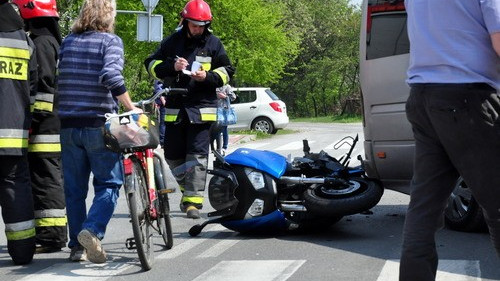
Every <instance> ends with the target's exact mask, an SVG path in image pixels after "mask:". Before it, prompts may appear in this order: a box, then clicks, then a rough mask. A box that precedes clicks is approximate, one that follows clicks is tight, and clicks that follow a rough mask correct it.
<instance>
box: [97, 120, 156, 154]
mask: <svg viewBox="0 0 500 281" xmlns="http://www.w3.org/2000/svg"><path fill="white" fill-rule="evenodd" d="M104 142H105V143H106V147H108V148H109V149H111V150H113V151H116V152H120V151H123V150H124V149H132V148H133V149H147V148H156V147H158V145H159V144H160V137H159V129H158V125H157V123H156V122H155V121H153V120H151V118H149V117H148V116H147V115H146V114H142V113H141V114H137V113H132V114H106V123H105V124H104Z"/></svg>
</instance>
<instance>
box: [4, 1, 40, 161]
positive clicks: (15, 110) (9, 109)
mask: <svg viewBox="0 0 500 281" xmlns="http://www.w3.org/2000/svg"><path fill="white" fill-rule="evenodd" d="M1 7H2V10H5V11H0V14H1V15H2V16H0V155H24V154H26V153H27V151H28V130H29V127H30V122H31V114H30V101H31V99H30V97H34V95H35V93H36V82H37V79H38V77H37V63H36V56H35V55H34V51H35V46H34V44H33V42H32V41H31V40H30V39H29V38H28V36H27V35H26V33H25V32H24V30H23V29H22V28H23V25H22V21H20V26H19V23H18V21H14V20H12V17H14V16H17V15H15V14H14V15H11V12H10V11H11V10H12V8H11V7H8V8H9V9H7V5H2V6H1ZM12 13H15V12H14V11H13V10H12Z"/></svg>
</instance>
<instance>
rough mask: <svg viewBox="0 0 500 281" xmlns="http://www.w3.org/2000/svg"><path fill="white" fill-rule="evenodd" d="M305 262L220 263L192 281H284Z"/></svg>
mask: <svg viewBox="0 0 500 281" xmlns="http://www.w3.org/2000/svg"><path fill="white" fill-rule="evenodd" d="M305 262H306V261H305V260H258V261H255V260H241V261H222V262H219V263H218V264H217V265H215V266H214V267H212V268H211V269H210V270H208V271H206V272H205V273H203V274H202V275H200V276H198V277H197V278H195V279H194V280H193V281H234V280H238V281H255V280H259V281H271V280H272V281H285V280H287V279H288V278H290V276H292V275H293V274H294V273H295V271H297V269H299V267H301V266H302V264H304V263H305Z"/></svg>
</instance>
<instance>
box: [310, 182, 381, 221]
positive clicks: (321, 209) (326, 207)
mask: <svg viewBox="0 0 500 281" xmlns="http://www.w3.org/2000/svg"><path fill="white" fill-rule="evenodd" d="M383 193H384V190H383V188H382V186H380V185H379V184H378V183H377V182H375V181H373V180H369V179H364V178H350V179H348V181H347V184H345V185H343V186H328V185H325V184H313V185H311V187H310V188H309V189H308V190H307V191H306V192H304V206H306V208H307V210H308V211H310V212H311V213H312V214H315V215H317V216H324V217H334V216H347V215H353V214H357V213H360V212H363V211H366V210H368V209H370V208H372V207H374V206H375V205H377V203H378V202H379V201H380V198H381V197H382V194H383Z"/></svg>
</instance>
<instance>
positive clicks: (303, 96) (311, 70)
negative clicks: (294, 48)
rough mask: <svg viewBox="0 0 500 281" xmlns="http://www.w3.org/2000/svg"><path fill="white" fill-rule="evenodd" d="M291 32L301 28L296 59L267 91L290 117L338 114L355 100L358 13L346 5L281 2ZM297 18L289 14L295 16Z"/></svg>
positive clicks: (330, 0)
mask: <svg viewBox="0 0 500 281" xmlns="http://www.w3.org/2000/svg"><path fill="white" fill-rule="evenodd" d="M282 1H283V3H285V4H286V5H287V6H288V7H289V9H288V10H290V11H293V12H291V13H289V16H288V17H286V20H287V21H288V25H289V26H290V28H291V29H294V30H297V28H302V29H303V31H304V32H303V33H302V41H301V49H300V54H299V55H298V56H297V58H296V59H295V60H294V61H293V62H292V63H291V64H290V65H289V66H287V69H290V70H291V71H290V72H289V73H287V75H286V76H284V77H283V79H281V80H280V81H279V83H276V84H274V85H273V88H275V89H276V90H277V92H278V93H279V94H280V95H281V97H282V98H283V99H284V101H285V102H286V103H287V106H288V108H289V110H290V111H289V112H293V115H296V116H310V115H314V116H318V115H328V114H333V113H337V112H339V108H340V107H341V103H342V102H343V101H344V100H345V99H346V98H347V97H348V96H349V97H352V95H356V94H357V92H358V91H357V88H358V87H357V84H358V82H357V80H356V77H357V65H358V59H357V54H358V42H359V39H358V38H359V35H358V31H359V21H360V12H359V9H356V8H355V7H353V6H351V5H349V3H348V0H327V1H324V0H323V1H321V0H282ZM297 7H299V8H300V9H298V11H299V12H298V13H295V11H297Z"/></svg>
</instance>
